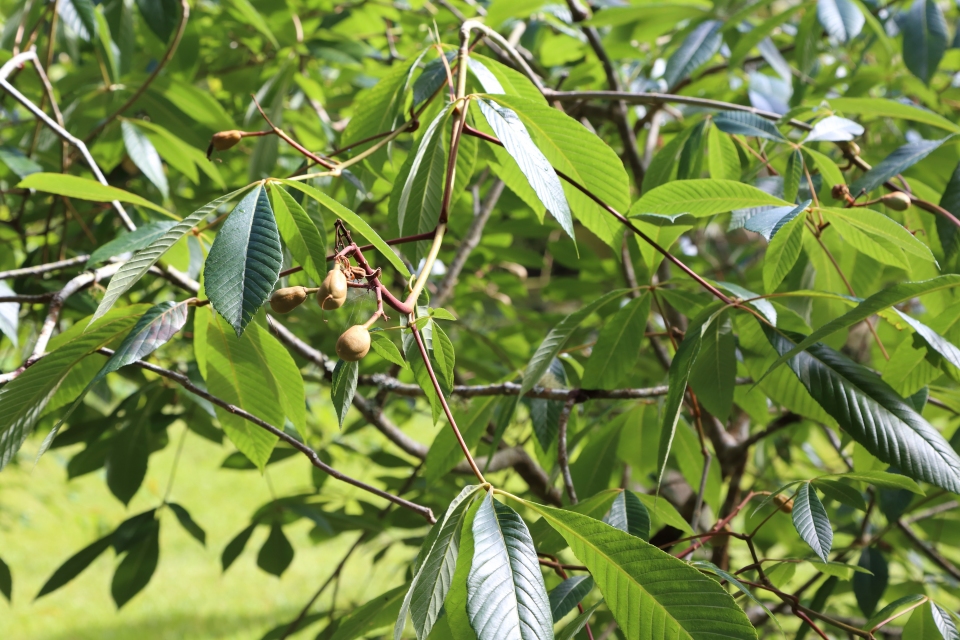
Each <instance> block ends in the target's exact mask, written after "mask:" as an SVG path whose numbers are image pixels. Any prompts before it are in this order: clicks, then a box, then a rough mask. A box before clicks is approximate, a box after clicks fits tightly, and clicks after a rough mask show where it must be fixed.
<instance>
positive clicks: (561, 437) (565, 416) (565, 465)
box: [557, 392, 577, 504]
mask: <svg viewBox="0 0 960 640" xmlns="http://www.w3.org/2000/svg"><path fill="white" fill-rule="evenodd" d="M576 402H577V396H576V392H571V393H570V396H569V397H568V398H567V401H566V402H564V403H563V409H562V410H561V411H560V417H559V418H557V466H559V467H560V473H561V474H562V475H563V486H564V487H565V488H566V490H567V497H568V498H569V499H570V504H577V490H576V487H574V486H573V476H572V475H570V460H569V457H568V456H567V423H568V422H569V421H570V413H571V412H572V411H573V407H574V405H575V404H576Z"/></svg>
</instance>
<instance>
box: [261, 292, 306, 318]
mask: <svg viewBox="0 0 960 640" xmlns="http://www.w3.org/2000/svg"><path fill="white" fill-rule="evenodd" d="M306 299H307V289H306V287H286V288H284V289H277V290H276V291H274V292H273V295H272V296H270V308H271V309H273V310H274V311H275V312H276V313H290V312H291V311H293V310H294V309H296V308H297V307H299V306H300V305H301V304H303V301H304V300H306Z"/></svg>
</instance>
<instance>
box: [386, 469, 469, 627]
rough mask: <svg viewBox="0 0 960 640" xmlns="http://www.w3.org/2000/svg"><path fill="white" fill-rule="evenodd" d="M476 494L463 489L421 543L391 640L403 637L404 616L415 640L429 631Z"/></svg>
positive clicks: (445, 588)
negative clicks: (420, 549) (465, 520)
mask: <svg viewBox="0 0 960 640" xmlns="http://www.w3.org/2000/svg"><path fill="white" fill-rule="evenodd" d="M480 491H481V489H480V487H479V486H478V485H470V486H468V487H464V489H463V491H461V492H460V495H458V496H457V497H456V498H454V499H453V501H452V502H451V503H450V505H449V506H448V507H447V511H446V513H444V515H443V519H442V520H441V521H440V522H438V523H437V524H436V525H434V528H433V530H432V531H431V532H430V535H429V536H428V537H427V539H426V541H425V542H424V545H423V550H422V551H421V554H422V561H421V562H420V563H419V567H418V568H417V571H416V572H415V574H414V576H413V582H412V583H411V584H410V589H409V590H408V591H407V595H406V596H405V597H404V599H403V604H402V606H401V607H400V616H399V617H398V618H397V624H396V626H395V627H394V632H393V637H394V640H400V639H401V637H402V635H403V628H404V626H405V625H406V621H407V612H409V613H410V617H411V619H412V620H413V627H414V629H416V632H417V640H423V639H424V638H426V637H427V636H429V635H430V631H431V630H433V625H434V624H435V623H436V621H437V618H439V617H440V612H441V610H442V607H443V601H444V600H445V599H446V597H447V592H449V591H450V583H451V581H452V580H453V574H454V571H455V570H456V568H457V555H458V552H459V549H460V530H461V529H462V528H463V522H464V519H465V518H466V515H467V511H468V510H469V508H470V505H471V504H473V501H474V500H475V499H476V498H477V496H479V495H480Z"/></svg>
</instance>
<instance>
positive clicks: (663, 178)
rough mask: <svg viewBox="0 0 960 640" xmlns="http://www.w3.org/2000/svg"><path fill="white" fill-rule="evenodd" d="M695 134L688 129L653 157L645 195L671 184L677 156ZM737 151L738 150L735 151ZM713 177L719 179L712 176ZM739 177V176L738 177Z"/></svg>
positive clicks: (645, 176) (690, 128) (646, 176)
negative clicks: (668, 183)
mask: <svg viewBox="0 0 960 640" xmlns="http://www.w3.org/2000/svg"><path fill="white" fill-rule="evenodd" d="M692 132H693V127H688V128H686V129H684V130H682V131H681V132H680V133H678V134H677V135H675V136H674V137H673V139H671V140H670V142H668V143H667V144H665V145H663V148H662V149H660V151H658V152H657V155H655V156H653V160H652V161H651V162H650V166H649V167H648V168H647V172H646V174H644V176H643V193H647V192H648V191H651V190H653V189H656V188H657V187H659V186H660V185H662V184H666V183H667V182H670V179H671V178H672V175H673V170H674V168H675V167H676V165H677V156H678V155H679V154H680V151H681V149H683V147H684V145H685V144H686V142H687V139H688V138H689V137H690V134H691V133H692ZM734 151H736V149H734ZM711 177H717V176H713V175H711ZM737 177H739V176H737Z"/></svg>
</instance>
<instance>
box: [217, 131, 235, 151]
mask: <svg viewBox="0 0 960 640" xmlns="http://www.w3.org/2000/svg"><path fill="white" fill-rule="evenodd" d="M242 137H243V133H241V132H240V131H237V130H235V129H234V130H232V131H221V132H220V133H215V134H213V140H212V141H211V144H212V145H213V148H214V149H216V150H217V151H226V150H227V149H229V148H230V147H233V146H235V145H236V144H237V143H238V142H240V138H242Z"/></svg>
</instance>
